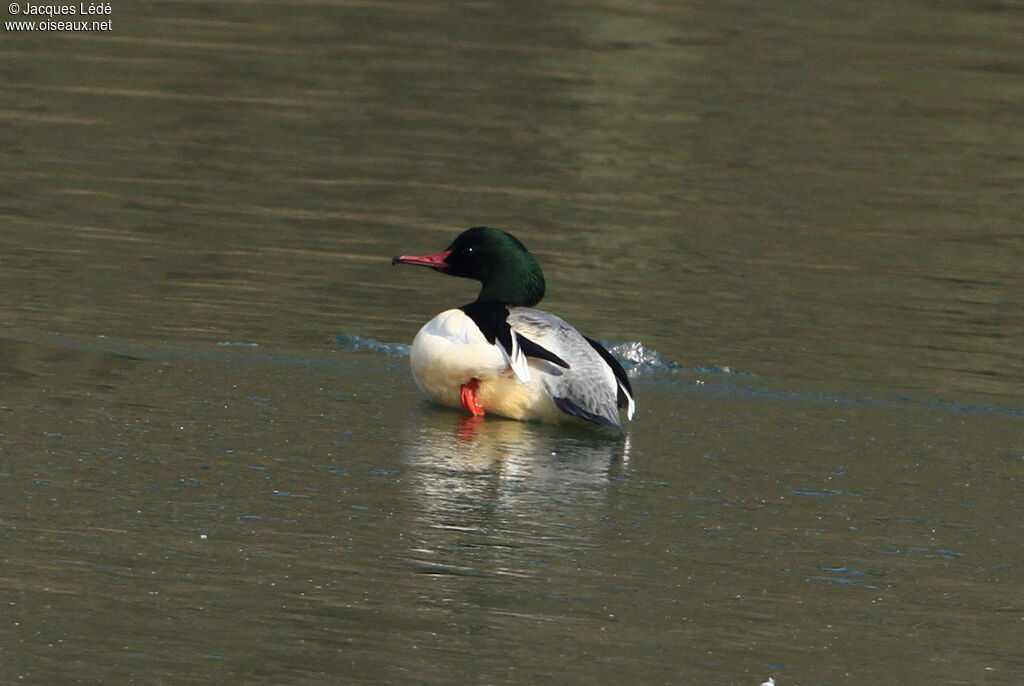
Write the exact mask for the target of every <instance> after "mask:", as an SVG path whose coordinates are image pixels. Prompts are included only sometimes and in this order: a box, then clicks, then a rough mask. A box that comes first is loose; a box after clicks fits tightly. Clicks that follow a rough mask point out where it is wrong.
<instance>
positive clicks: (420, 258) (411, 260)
mask: <svg viewBox="0 0 1024 686" xmlns="http://www.w3.org/2000/svg"><path fill="white" fill-rule="evenodd" d="M451 254H452V251H451V250H442V251H441V252H439V253H434V254H433V255H399V256H397V257H392V258H391V264H392V265H396V264H414V265H417V266H419V267H430V268H431V269H444V268H445V267H447V266H449V265H448V261H447V260H448V256H449V255H451Z"/></svg>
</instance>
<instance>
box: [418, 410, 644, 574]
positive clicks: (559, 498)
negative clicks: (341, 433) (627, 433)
mask: <svg viewBox="0 0 1024 686" xmlns="http://www.w3.org/2000/svg"><path fill="white" fill-rule="evenodd" d="M408 427H409V433H408V434H407V435H406V436H405V437H404V440H403V442H402V447H401V450H402V453H403V457H404V459H405V461H406V462H407V464H408V465H409V471H408V472H407V474H408V475H409V479H408V481H407V483H408V484H409V487H410V493H409V495H410V497H411V498H412V499H413V500H415V502H416V507H415V509H416V512H417V515H416V519H417V520H418V522H419V523H420V524H422V526H421V527H418V531H417V532H416V543H415V546H414V550H413V552H412V555H411V558H412V559H411V560H410V562H412V563H413V564H414V566H416V568H417V569H419V570H420V571H424V572H427V573H434V572H437V573H467V574H472V575H474V576H476V575H480V574H485V575H489V574H510V573H512V574H516V575H522V574H529V573H530V564H531V562H530V561H531V560H534V561H535V562H536V561H537V560H538V559H539V558H537V557H535V556H534V555H532V554H529V553H535V554H536V555H540V556H543V555H544V554H545V553H544V552H543V551H548V553H550V552H551V551H552V550H553V549H557V550H558V551H560V553H559V554H561V553H563V552H564V551H565V550H567V549H572V548H573V547H579V546H584V547H587V546H588V541H589V539H590V537H591V535H592V533H593V531H594V529H593V528H592V527H591V526H590V525H591V524H595V525H597V521H596V520H598V519H599V517H600V514H599V513H600V512H602V511H603V508H604V505H605V497H606V494H607V490H608V485H609V483H610V481H611V480H612V479H614V478H615V477H617V476H620V475H622V474H624V473H625V472H626V470H628V466H629V453H630V444H629V439H628V437H626V438H622V439H619V438H610V437H605V436H601V435H595V434H594V433H593V432H577V433H574V432H572V430H569V429H566V428H565V427H560V426H548V425H543V424H534V423H526V422H515V421H510V420H503V419H497V418H492V417H484V418H479V417H478V418H460V417H458V416H457V415H455V414H454V413H452V412H450V411H447V410H443V409H434V408H424V409H423V411H422V412H421V413H420V414H419V415H417V416H416V417H415V418H414V419H413V421H410V422H409V424H408ZM528 551H529V553H528ZM452 570H456V571H452ZM458 570H463V571H461V572H460V571H458Z"/></svg>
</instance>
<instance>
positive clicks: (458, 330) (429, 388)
mask: <svg viewBox="0 0 1024 686" xmlns="http://www.w3.org/2000/svg"><path fill="white" fill-rule="evenodd" d="M410 361H411V364H412V375H413V378H415V379H416V385H418V386H419V387H420V390H422V391H423V392H424V393H426V394H427V395H428V396H430V397H432V398H434V399H435V400H437V401H438V402H440V403H443V404H445V405H450V406H452V407H459V406H460V404H459V387H460V386H461V385H462V384H464V383H466V382H468V381H469V380H470V379H473V378H476V379H480V380H484V379H486V378H489V377H494V376H498V375H500V374H501V373H502V372H503V371H504V370H505V369H506V368H507V364H506V363H505V360H504V358H503V357H502V355H501V353H500V352H499V351H498V350H497V349H496V348H495V347H494V346H493V345H492V344H490V343H488V342H487V339H486V338H484V335H483V334H482V333H481V332H480V329H479V327H477V325H476V323H475V322H474V321H473V320H472V319H470V318H469V317H468V316H467V315H466V313H465V312H463V311H462V310H458V309H455V310H445V311H444V312H442V313H441V314H439V315H437V316H436V317H434V318H433V319H431V320H430V321H429V322H427V323H426V324H425V325H424V326H423V328H422V329H420V331H419V333H417V334H416V338H415V339H414V340H413V342H412V352H411V354H410Z"/></svg>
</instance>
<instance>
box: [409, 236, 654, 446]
mask: <svg viewBox="0 0 1024 686" xmlns="http://www.w3.org/2000/svg"><path fill="white" fill-rule="evenodd" d="M391 264H392V265H400V264H406V265H413V266H419V267H427V268H429V269H432V270H434V271H438V272H441V273H442V274H447V275H449V276H459V277H463V278H468V279H473V280H475V281H479V282H480V284H481V288H480V293H479V295H478V296H477V298H476V300H474V301H473V302H471V303H468V304H466V305H463V306H461V307H457V308H452V309H448V310H445V311H444V312H441V313H440V314H438V315H437V316H436V317H434V318H433V319H431V320H430V321H429V322H427V323H426V324H424V325H423V327H422V328H421V329H420V330H419V332H418V333H417V334H416V337H415V338H414V339H413V343H412V348H411V351H410V356H409V357H410V366H411V368H412V375H413V379H414V380H415V382H416V385H417V386H418V387H419V389H420V390H421V391H422V392H423V393H424V394H425V395H426V396H427V397H428V398H430V399H431V400H433V401H434V402H437V403H439V404H441V405H446V406H449V407H454V408H456V409H459V408H462V409H464V410H465V411H466V412H468V413H469V414H470V415H472V416H474V417H482V416H484V415H485V414H487V413H491V414H495V415H498V416H501V417H507V418H510V419H516V420H523V421H542V422H561V421H576V422H579V421H580V420H582V422H583V423H590V424H591V425H598V426H601V427H606V428H608V429H611V430H613V431H616V432H618V433H619V434H623V433H624V429H623V423H622V418H621V415H620V413H619V410H624V411H625V416H626V418H627V419H630V420H632V419H633V416H634V414H635V412H636V402H635V400H634V399H633V389H632V386H631V385H630V383H629V377H628V376H627V375H626V372H625V370H624V369H623V368H622V365H621V364H619V362H618V361H617V360H616V359H615V358H614V357H613V356H612V354H611V353H610V352H608V350H607V349H606V348H605V347H604V346H603V345H601V344H600V343H598V342H597V341H596V340H594V339H593V338H588V337H587V336H584V335H583V334H581V333H580V332H579V331H577V330H576V329H575V328H574V327H573V326H572V325H570V324H569V323H568V322H566V321H565V320H564V319H562V318H560V317H558V316H556V315H554V314H551V313H550V312H545V311H544V310H538V309H535V308H534V306H535V305H537V304H538V303H539V302H540V301H541V299H542V298H543V297H544V292H545V282H544V273H543V272H542V271H541V268H540V264H539V263H538V262H537V259H536V258H535V257H534V256H533V254H531V253H530V251H529V250H527V249H526V246H524V245H523V243H522V242H521V241H520V240H519V239H518V238H516V237H515V236H513V235H512V234H510V233H507V232H506V231H502V230H500V229H494V228H490V227H486V226H475V227H473V228H470V229H466V230H465V231H463V232H462V233H460V234H459V235H458V236H457V237H456V238H455V240H453V241H452V242H451V244H449V245H448V247H447V248H445V249H444V250H442V251H440V252H438V253H434V254H429V255H398V256H396V257H393V258H392V260H391Z"/></svg>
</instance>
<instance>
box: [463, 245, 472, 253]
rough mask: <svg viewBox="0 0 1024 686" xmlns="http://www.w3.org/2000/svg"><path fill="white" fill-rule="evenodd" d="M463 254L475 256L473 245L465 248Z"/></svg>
mask: <svg viewBox="0 0 1024 686" xmlns="http://www.w3.org/2000/svg"><path fill="white" fill-rule="evenodd" d="M462 254H463V255H472V254H473V246H472V245H471V246H469V247H467V248H464V249H463V250H462Z"/></svg>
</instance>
